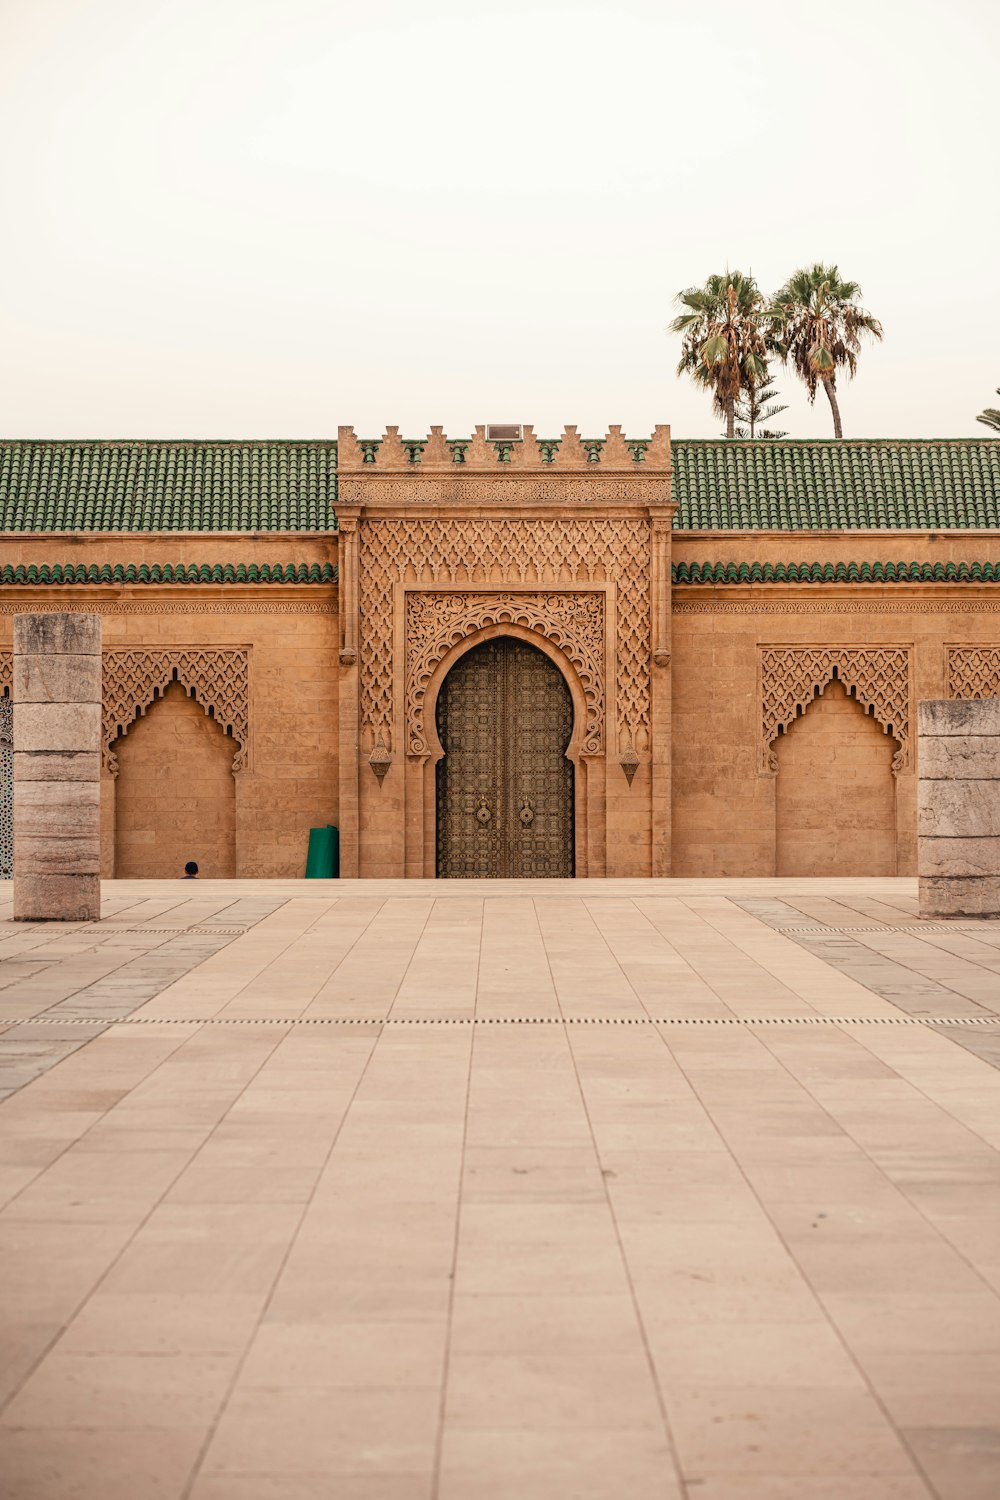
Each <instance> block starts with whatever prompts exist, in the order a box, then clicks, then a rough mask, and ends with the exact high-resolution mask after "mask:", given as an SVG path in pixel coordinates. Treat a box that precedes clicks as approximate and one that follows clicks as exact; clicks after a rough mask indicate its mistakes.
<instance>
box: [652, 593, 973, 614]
mask: <svg viewBox="0 0 1000 1500" xmlns="http://www.w3.org/2000/svg"><path fill="white" fill-rule="evenodd" d="M998 611H1000V599H983V598H975V599H968V598H965V599H949V598H941V597H940V596H938V597H935V598H927V597H926V595H922V594H910V595H909V596H907V597H906V598H902V599H900V598H895V599H878V598H875V599H872V598H863V599H857V598H853V599H837V598H830V597H826V598H810V599H787V598H786V599H699V600H697V601H694V600H692V601H690V602H687V601H685V602H684V603H683V604H675V605H674V606H673V609H672V613H673V614H675V615H898V614H914V615H921V614H941V615H949V614H995V613H997V612H998Z"/></svg>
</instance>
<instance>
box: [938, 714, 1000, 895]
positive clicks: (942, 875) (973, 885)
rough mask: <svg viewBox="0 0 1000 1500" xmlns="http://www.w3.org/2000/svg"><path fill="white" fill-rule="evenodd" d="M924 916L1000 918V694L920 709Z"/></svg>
mask: <svg viewBox="0 0 1000 1500" xmlns="http://www.w3.org/2000/svg"><path fill="white" fill-rule="evenodd" d="M917 755H918V765H919V772H920V785H919V792H918V814H917V817H918V822H917V827H918V835H919V837H918V846H917V847H918V873H919V877H920V880H919V886H920V915H921V916H922V917H963V916H976V917H980V916H998V915H1000V698H986V699H983V700H982V701H980V702H970V701H968V700H957V701H956V700H952V701H947V702H924V703H921V704H920V708H919V739H918V751H917Z"/></svg>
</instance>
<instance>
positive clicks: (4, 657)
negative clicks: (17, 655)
mask: <svg viewBox="0 0 1000 1500" xmlns="http://www.w3.org/2000/svg"><path fill="white" fill-rule="evenodd" d="M13 691H14V653H13V651H0V694H3V693H6V694H7V696H8V698H9V697H10V696H11V694H12V693H13Z"/></svg>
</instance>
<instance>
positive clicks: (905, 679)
mask: <svg viewBox="0 0 1000 1500" xmlns="http://www.w3.org/2000/svg"><path fill="white" fill-rule="evenodd" d="M834 680H837V681H839V682H841V683H843V685H844V687H845V688H846V689H847V691H848V692H849V693H850V694H851V695H852V696H853V697H855V698H856V699H857V701H858V702H859V703H860V704H861V706H862V708H863V709H864V710H865V711H866V713H870V714H871V715H872V717H873V718H874V719H875V720H876V722H877V723H879V724H881V726H882V729H883V730H884V732H885V733H886V734H891V735H892V736H893V738H894V739H895V740H896V741H897V742H898V744H899V749H898V750H897V751H896V753H895V755H894V756H893V759H892V769H893V771H894V772H897V773H898V772H899V771H902V770H904V769H905V768H906V765H907V763H908V756H909V733H910V652H909V648H908V647H906V646H842V647H837V646H831V647H826V646H762V647H761V648H760V681H761V704H762V723H761V731H762V734H761V769H762V770H764V771H772V772H773V771H777V769H778V757H777V754H776V752H775V749H774V744H775V741H776V740H777V738H778V736H779V735H780V734H784V732H785V730H786V729H787V728H788V726H789V724H791V723H792V722H793V721H794V720H795V719H796V718H797V717H798V716H799V715H800V714H803V713H805V711H806V709H807V708H808V707H809V704H810V703H811V702H812V701H813V699H814V698H817V697H818V696H819V695H820V693H821V692H822V691H823V689H824V688H825V687H826V685H827V683H829V682H832V681H834Z"/></svg>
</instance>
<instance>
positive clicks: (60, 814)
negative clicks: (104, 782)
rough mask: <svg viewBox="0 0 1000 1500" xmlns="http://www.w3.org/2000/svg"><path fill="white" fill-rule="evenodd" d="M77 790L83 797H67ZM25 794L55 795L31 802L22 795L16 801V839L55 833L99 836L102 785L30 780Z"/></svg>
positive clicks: (25, 787) (83, 836)
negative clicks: (42, 793) (41, 793)
mask: <svg viewBox="0 0 1000 1500" xmlns="http://www.w3.org/2000/svg"><path fill="white" fill-rule="evenodd" d="M74 790H75V791H77V792H79V793H81V794H83V795H81V796H80V797H76V798H74V797H73V796H66V795H65V792H72V791H74ZM24 791H25V792H34V793H37V792H45V793H51V794H52V795H50V796H45V797H41V798H36V799H35V800H31V799H30V798H28V797H25V796H23V795H21V794H20V792H19V794H18V796H17V797H16V798H15V799H14V837H15V839H17V838H18V837H22V838H30V837H31V836H32V835H33V834H46V835H52V834H55V835H57V836H59V837H62V838H68V839H80V838H89V837H92V836H93V837H99V836H100V831H101V786H100V782H86V781H63V782H60V781H29V782H26V783H25V786H24Z"/></svg>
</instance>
